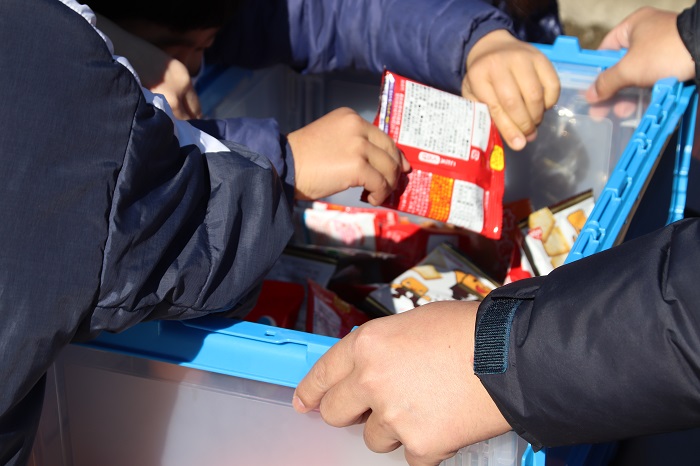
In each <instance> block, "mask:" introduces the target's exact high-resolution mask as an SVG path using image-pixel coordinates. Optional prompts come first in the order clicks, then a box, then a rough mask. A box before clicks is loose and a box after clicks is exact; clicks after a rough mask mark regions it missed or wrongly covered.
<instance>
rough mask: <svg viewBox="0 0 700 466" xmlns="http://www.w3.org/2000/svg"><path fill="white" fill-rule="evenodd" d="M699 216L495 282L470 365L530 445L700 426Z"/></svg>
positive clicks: (482, 314)
mask: <svg viewBox="0 0 700 466" xmlns="http://www.w3.org/2000/svg"><path fill="white" fill-rule="evenodd" d="M698 267H700V219H688V220H682V221H680V222H677V223H675V224H672V225H670V226H668V227H666V228H664V229H661V230H659V231H657V232H654V233H651V234H649V235H647V236H644V237H640V238H638V239H635V240H632V241H629V242H626V243H623V244H622V245H620V246H617V247H615V248H612V249H610V250H607V251H603V252H600V253H598V254H595V255H593V256H591V257H588V258H585V259H581V260H579V261H577V262H574V263H571V264H568V265H564V266H562V267H560V268H558V269H556V270H554V271H553V272H551V273H550V274H549V275H548V276H546V277H538V278H534V279H529V280H523V281H520V282H515V283H513V284H510V285H508V286H505V287H502V288H500V289H497V290H495V291H494V292H492V293H491V294H490V295H489V296H488V297H487V299H486V300H484V302H483V303H482V304H481V306H480V308H479V312H478V315H477V327H476V346H475V372H476V373H477V375H478V376H479V377H480V379H481V381H482V383H483V384H484V386H485V387H486V389H487V390H488V391H489V393H490V394H491V396H492V397H493V399H494V400H495V402H496V403H497V405H498V406H499V408H500V409H501V412H502V413H503V414H504V416H505V417H506V419H507V420H508V421H509V422H510V424H511V425H512V426H513V428H514V429H515V431H516V432H518V433H519V434H520V435H521V436H523V437H524V438H525V439H526V440H527V441H529V442H530V443H531V444H533V445H534V446H535V447H539V446H559V445H567V444H577V443H596V442H602V441H609V440H614V439H621V438H627V437H632V436H640V435H644V434H651V433H658V432H667V431H672V430H680V429H684V428H690V427H696V426H700V310H699V309H698V303H700V286H698V279H697V277H698Z"/></svg>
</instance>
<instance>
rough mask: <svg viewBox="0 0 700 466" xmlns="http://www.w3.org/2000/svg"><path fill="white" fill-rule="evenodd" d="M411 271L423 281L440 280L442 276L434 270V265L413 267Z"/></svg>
mask: <svg viewBox="0 0 700 466" xmlns="http://www.w3.org/2000/svg"><path fill="white" fill-rule="evenodd" d="M413 270H414V271H415V272H416V273H417V274H418V275H420V276H421V277H423V279H425V280H437V279H438V278H442V275H440V272H438V271H437V269H435V266H434V265H429V264H428V265H417V266H415V267H413Z"/></svg>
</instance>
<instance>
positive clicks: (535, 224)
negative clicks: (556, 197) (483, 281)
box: [522, 191, 595, 276]
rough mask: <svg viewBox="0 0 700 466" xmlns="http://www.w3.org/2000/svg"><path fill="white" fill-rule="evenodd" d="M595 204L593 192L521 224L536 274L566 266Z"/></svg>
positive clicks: (558, 205)
mask: <svg viewBox="0 0 700 466" xmlns="http://www.w3.org/2000/svg"><path fill="white" fill-rule="evenodd" d="M594 205H595V202H594V200H593V193H592V192H591V191H586V192H584V193H582V194H579V195H577V196H574V197H572V198H570V199H566V200H564V201H562V202H560V203H558V204H556V205H553V206H550V207H544V208H542V209H540V210H537V211H535V212H533V213H531V214H530V215H529V216H528V219H527V223H523V225H522V230H523V235H524V238H525V241H524V248H525V252H526V254H527V256H528V257H529V259H530V262H531V264H532V267H533V268H534V271H535V273H536V274H537V275H539V276H542V275H547V274H548V273H549V272H551V271H552V270H554V269H555V268H557V267H559V266H560V265H562V264H563V263H564V261H565V260H566V257H567V256H568V255H569V251H571V248H572V247H573V245H574V242H575V241H576V238H577V237H578V235H579V233H580V232H581V229H582V228H583V225H584V224H585V223H586V220H587V219H588V216H589V215H590V214H591V211H592V210H593V206H594Z"/></svg>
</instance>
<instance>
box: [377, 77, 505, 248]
mask: <svg viewBox="0 0 700 466" xmlns="http://www.w3.org/2000/svg"><path fill="white" fill-rule="evenodd" d="M374 124H375V125H376V126H377V127H379V129H381V130H382V131H384V132H385V133H387V134H388V135H389V136H391V138H392V139H393V140H394V141H395V142H396V144H397V146H398V147H399V149H401V151H403V153H404V155H405V156H406V158H407V159H408V161H409V162H410V164H411V167H412V170H411V172H410V173H408V174H407V175H405V176H403V177H402V180H401V181H400V182H399V186H398V187H397V189H396V190H395V191H394V193H393V194H392V195H391V196H390V197H389V198H388V199H387V200H386V201H385V202H384V204H383V206H384V207H389V208H392V209H395V210H399V211H402V212H406V213H409V214H414V215H419V216H422V217H427V218H430V219H433V220H437V221H440V222H444V223H448V224H450V225H454V226H456V227H460V228H464V229H467V230H470V231H475V232H477V233H480V234H482V235H484V236H485V237H488V238H493V239H498V238H500V236H501V222H502V215H503V190H504V182H505V181H504V178H505V175H504V170H505V155H504V152H503V142H502V141H501V137H500V135H499V134H498V132H497V131H496V128H495V126H494V124H493V122H492V121H491V116H490V115H489V111H488V107H487V106H486V105H485V104H482V103H479V102H474V101H471V100H467V99H464V98H463V97H460V96H457V95H454V94H450V93H448V92H444V91H441V90H439V89H435V88H433V87H429V86H426V85H424V84H421V83H418V82H416V81H412V80H410V79H407V78H404V77H402V76H399V75H397V74H396V73H393V72H390V71H385V72H384V75H383V78H382V86H381V96H380V102H379V109H378V112H377V115H376V117H375V120H374ZM363 200H366V193H364V194H363Z"/></svg>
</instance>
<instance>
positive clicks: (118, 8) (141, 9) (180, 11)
mask: <svg viewBox="0 0 700 466" xmlns="http://www.w3.org/2000/svg"><path fill="white" fill-rule="evenodd" d="M83 1H84V3H87V4H88V5H89V6H90V8H92V9H93V10H94V11H95V12H97V13H99V14H101V15H103V16H105V17H107V18H109V19H110V20H112V21H114V22H115V23H116V24H118V25H119V26H120V27H121V28H123V29H125V30H127V31H129V32H130V33H132V34H134V35H136V36H138V37H140V38H142V39H144V40H146V41H148V42H150V43H152V44H153V45H155V46H156V47H158V48H160V49H162V50H163V51H164V52H165V53H167V54H168V55H170V56H171V57H173V58H176V59H178V60H179V61H181V62H182V63H183V64H184V65H185V66H186V67H187V69H188V71H189V72H190V74H191V75H195V74H197V72H198V71H199V67H200V65H201V63H202V56H203V55H204V50H205V49H206V48H207V47H209V46H211V45H212V43H213V42H214V38H215V36H216V33H217V32H218V31H219V29H221V27H222V26H224V24H226V22H227V21H228V20H229V19H231V17H232V16H233V15H234V13H235V12H236V11H237V10H238V9H239V7H240V6H241V4H243V2H244V1H245V0H118V1H114V0H83Z"/></svg>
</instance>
